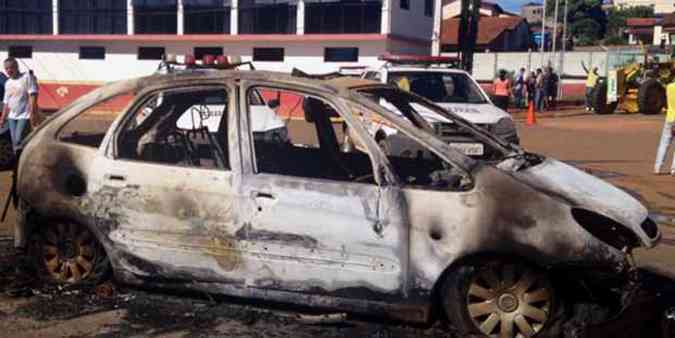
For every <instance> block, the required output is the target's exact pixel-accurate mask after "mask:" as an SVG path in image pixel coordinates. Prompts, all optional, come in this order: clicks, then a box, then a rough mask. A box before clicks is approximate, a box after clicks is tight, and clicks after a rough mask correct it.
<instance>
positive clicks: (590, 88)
mask: <svg viewBox="0 0 675 338" xmlns="http://www.w3.org/2000/svg"><path fill="white" fill-rule="evenodd" d="M581 67H583V68H584V72H586V74H587V77H586V110H587V111H591V110H593V92H594V91H595V86H596V85H597V84H598V79H599V78H600V75H598V67H593V69H591V70H589V69H588V68H586V64H585V63H584V62H583V61H581Z"/></svg>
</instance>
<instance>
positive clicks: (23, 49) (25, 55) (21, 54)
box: [8, 46, 33, 59]
mask: <svg viewBox="0 0 675 338" xmlns="http://www.w3.org/2000/svg"><path fill="white" fill-rule="evenodd" d="M8 54H9V57H11V58H17V59H30V58H32V57H33V46H9V53H8Z"/></svg>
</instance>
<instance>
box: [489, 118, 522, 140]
mask: <svg viewBox="0 0 675 338" xmlns="http://www.w3.org/2000/svg"><path fill="white" fill-rule="evenodd" d="M490 132H491V133H492V134H494V135H496V136H498V137H501V138H502V139H504V140H505V141H508V142H509V143H515V144H520V139H519V138H518V131H517V130H516V124H515V123H514V122H513V119H511V118H510V117H503V118H501V119H499V121H497V123H495V124H494V125H492V127H491V128H490Z"/></svg>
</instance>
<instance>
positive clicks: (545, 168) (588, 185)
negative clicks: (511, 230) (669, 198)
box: [514, 159, 659, 247]
mask: <svg viewBox="0 0 675 338" xmlns="http://www.w3.org/2000/svg"><path fill="white" fill-rule="evenodd" d="M514 175H515V176H516V177H517V178H518V179H520V180H521V181H524V182H526V183H527V184H528V185H530V186H532V187H533V188H535V189H537V190H538V191H541V192H542V193H545V194H547V195H549V196H551V197H553V198H557V199H559V200H563V201H564V202H566V203H568V204H569V205H570V206H571V207H574V208H582V209H586V210H589V211H593V212H596V213H598V214H601V215H603V216H605V217H608V218H610V219H612V220H614V221H616V222H618V223H620V224H622V225H624V226H625V227H627V228H628V229H630V230H632V231H633V232H634V233H635V234H636V235H637V236H638V238H639V239H640V240H641V242H642V243H643V245H644V246H646V247H653V246H654V245H655V244H656V241H657V240H658V237H659V236H656V238H649V236H647V234H646V233H645V231H644V230H643V229H642V227H641V224H642V223H643V222H645V220H646V219H647V217H648V211H647V208H645V206H644V205H642V203H640V202H639V201H638V200H637V199H635V198H633V196H631V195H629V194H628V193H626V192H625V191H623V190H621V189H619V188H617V187H615V186H613V185H611V184H609V183H607V182H605V181H603V180H601V179H599V178H597V177H595V176H592V175H590V174H588V173H586V172H584V171H582V170H579V169H577V168H575V167H572V166H570V165H567V164H565V163H563V162H560V161H556V160H552V159H546V160H545V161H544V162H542V163H540V164H538V165H536V166H533V167H530V168H527V169H525V170H522V171H518V172H516V173H514Z"/></svg>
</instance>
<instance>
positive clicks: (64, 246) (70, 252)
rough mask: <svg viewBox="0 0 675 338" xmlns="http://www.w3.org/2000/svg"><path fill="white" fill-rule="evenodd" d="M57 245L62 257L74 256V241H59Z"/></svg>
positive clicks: (69, 257)
mask: <svg viewBox="0 0 675 338" xmlns="http://www.w3.org/2000/svg"><path fill="white" fill-rule="evenodd" d="M58 247H59V252H60V253H61V255H63V258H64V259H73V258H75V243H74V242H73V241H72V240H65V241H61V242H60V243H59V246H58Z"/></svg>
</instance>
